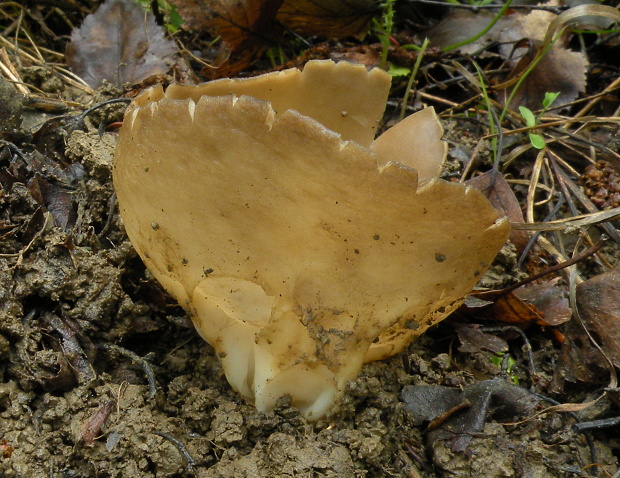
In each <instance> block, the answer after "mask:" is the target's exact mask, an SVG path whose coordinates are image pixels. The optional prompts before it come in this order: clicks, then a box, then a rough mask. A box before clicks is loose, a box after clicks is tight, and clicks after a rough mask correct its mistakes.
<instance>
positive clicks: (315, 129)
mask: <svg viewBox="0 0 620 478" xmlns="http://www.w3.org/2000/svg"><path fill="white" fill-rule="evenodd" d="M389 87H390V77H389V75H388V74H387V73H385V72H383V71H381V70H378V69H375V70H371V71H367V70H366V68H365V67H363V66H358V65H352V64H349V63H338V64H335V63H333V62H331V61H313V62H309V63H308V64H307V65H306V67H305V68H304V70H303V72H300V71H299V70H296V69H293V70H286V71H282V72H277V73H270V74H267V75H263V76H259V77H256V78H250V79H242V80H218V81H214V82H210V83H206V84H203V85H199V86H181V85H172V86H170V87H169V88H168V89H167V90H166V92H165V93H164V91H163V90H162V88H161V87H155V88H152V89H150V90H147V91H145V92H144V93H142V94H141V95H140V96H139V97H138V98H136V100H135V101H134V102H133V103H132V104H131V105H130V107H129V108H128V110H127V113H126V115H125V123H124V125H123V128H122V129H121V132H120V135H119V142H118V146H117V150H116V158H115V165H114V185H115V188H116V192H117V195H118V201H119V205H120V210H121V216H122V218H123V221H124V223H125V227H126V229H127V233H128V235H129V238H130V239H131V241H132V243H133V245H134V246H135V248H136V250H137V251H138V253H139V254H140V256H141V257H142V259H143V260H144V262H145V263H146V265H147V267H148V269H149V270H150V271H151V273H152V274H153V275H154V276H155V277H156V278H157V279H158V280H159V281H160V282H161V284H162V285H163V286H164V287H165V288H166V289H167V290H168V291H169V292H170V294H172V295H173V296H174V297H175V298H176V299H177V300H178V301H179V303H180V304H181V305H182V306H183V307H184V308H185V309H186V310H187V311H188V312H189V314H190V315H191V317H192V319H193V321H194V324H195V326H196V328H197V330H198V332H199V333H200V334H201V335H202V337H203V338H204V339H205V340H207V341H208V342H209V343H210V344H211V345H212V346H213V347H214V348H215V350H216V351H217V353H218V355H219V356H220V357H221V360H222V365H223V368H224V371H225V373H226V377H227V379H228V381H229V382H230V384H231V385H232V387H233V388H234V389H235V390H237V391H238V392H239V393H241V394H242V395H243V396H244V397H246V398H247V399H249V400H251V401H253V402H254V403H255V405H256V407H257V408H258V409H259V410H263V411H264V410H269V409H270V408H272V407H273V406H274V405H275V403H276V400H277V399H278V398H279V397H281V396H283V395H285V394H289V395H290V396H291V397H292V400H293V404H294V405H295V406H297V407H298V408H299V409H300V410H301V411H302V413H303V414H304V415H306V416H307V417H308V418H311V419H317V418H320V417H321V416H323V415H324V414H325V413H326V412H327V411H328V410H329V409H331V408H332V406H333V405H334V404H335V403H336V401H337V399H338V398H339V397H340V396H341V395H342V393H343V391H344V389H345V386H346V384H347V382H348V381H349V380H352V379H354V378H355V377H356V376H357V374H358V373H359V371H360V368H361V366H362V363H363V362H364V361H365V360H375V359H381V358H385V357H387V356H390V355H392V354H394V353H397V352H399V351H401V350H402V349H403V348H404V347H405V346H406V345H407V344H408V343H409V342H410V341H411V339H412V338H413V337H414V336H416V335H419V334H420V333H422V332H423V331H424V330H426V329H427V328H428V327H429V326H431V325H433V324H435V323H437V322H438V321H440V320H442V319H443V318H445V317H446V316H447V315H448V314H450V313H451V312H452V311H453V310H454V309H455V308H456V307H458V306H459V305H460V304H461V302H462V300H463V298H464V296H465V295H466V294H467V293H468V292H469V291H470V290H471V288H472V287H473V286H474V285H475V283H476V282H477V280H478V278H479V277H480V275H481V274H482V273H483V272H484V271H485V269H486V268H487V267H488V265H489V263H490V262H491V261H492V260H493V258H494V257H495V254H496V253H497V251H498V250H499V249H500V248H501V246H502V245H503V244H504V242H505V240H506V238H507V235H508V229H509V225H508V222H507V221H506V219H505V218H499V217H498V213H497V212H496V211H495V209H493V207H492V206H491V204H490V203H489V201H488V200H487V199H486V198H485V197H484V196H483V195H482V194H481V193H480V192H479V191H477V190H474V189H471V188H468V187H466V186H464V185H462V184H457V183H451V182H447V181H443V180H440V179H437V178H436V176H437V175H438V173H439V169H440V167H441V164H442V162H443V160H444V157H445V154H446V147H445V144H444V142H443V141H441V135H442V133H443V130H442V128H441V125H440V124H439V121H438V119H437V118H436V116H435V113H434V111H433V110H432V109H430V108H428V109H425V110H422V111H421V112H419V113H415V114H413V115H411V116H410V117H408V118H407V119H405V120H404V121H402V122H400V123H399V124H398V125H396V126H395V127H394V128H392V129H390V130H388V131H386V132H385V133H383V134H382V135H381V136H379V137H378V138H377V139H376V140H375V139H374V136H375V132H376V129H377V125H378V123H379V120H380V119H381V116H382V114H383V110H384V107H385V102H386V98H387V94H388V90H389Z"/></svg>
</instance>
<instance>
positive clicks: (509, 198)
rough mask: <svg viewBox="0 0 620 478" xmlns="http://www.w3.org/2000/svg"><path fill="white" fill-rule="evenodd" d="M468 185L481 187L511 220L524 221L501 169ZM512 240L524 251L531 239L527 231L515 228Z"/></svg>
mask: <svg viewBox="0 0 620 478" xmlns="http://www.w3.org/2000/svg"><path fill="white" fill-rule="evenodd" d="M467 185H469V186H472V187H474V188H476V189H479V190H480V191H482V192H483V193H484V195H485V196H486V197H488V198H489V201H491V204H493V206H494V207H495V209H497V210H498V211H500V213H502V214H504V215H506V216H507V217H508V219H510V222H521V223H522V222H523V212H522V211H521V206H520V205H519V201H518V200H517V198H516V196H515V194H514V192H513V191H512V189H511V188H510V185H509V184H508V183H507V182H506V180H505V179H504V177H503V176H502V175H501V174H500V173H499V171H497V170H494V169H492V170H491V171H487V172H486V173H484V174H481V175H479V176H476V177H475V178H472V179H470V180H469V181H467ZM510 241H511V242H512V243H513V244H514V245H515V247H516V248H517V251H523V249H525V246H526V245H527V243H528V241H529V235H528V233H527V232H526V231H519V230H513V231H511V233H510Z"/></svg>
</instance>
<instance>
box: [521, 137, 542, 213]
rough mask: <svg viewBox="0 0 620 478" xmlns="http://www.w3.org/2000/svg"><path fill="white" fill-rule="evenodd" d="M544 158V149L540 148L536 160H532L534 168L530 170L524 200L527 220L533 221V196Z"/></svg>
mask: <svg viewBox="0 0 620 478" xmlns="http://www.w3.org/2000/svg"><path fill="white" fill-rule="evenodd" d="M544 159H545V150H544V149H542V150H540V151H539V152H538V154H537V155H536V161H535V162H534V169H533V171H532V179H531V181H530V187H529V188H528V191H527V200H526V209H525V211H526V213H525V214H526V219H527V221H528V222H534V221H535V219H534V196H535V194H536V187H537V185H538V180H539V179H540V172H541V170H542V167H543V162H544Z"/></svg>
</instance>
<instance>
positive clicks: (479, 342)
mask: <svg viewBox="0 0 620 478" xmlns="http://www.w3.org/2000/svg"><path fill="white" fill-rule="evenodd" d="M455 328H456V333H457V334H458V336H459V341H460V342H461V345H460V346H459V352H463V353H476V352H481V351H483V350H487V351H490V352H493V353H495V354H502V353H506V352H508V343H507V342H506V341H505V340H504V339H503V338H501V337H497V336H496V335H493V334H487V333H485V332H482V331H481V330H480V325H478V324H457V325H456V327H455Z"/></svg>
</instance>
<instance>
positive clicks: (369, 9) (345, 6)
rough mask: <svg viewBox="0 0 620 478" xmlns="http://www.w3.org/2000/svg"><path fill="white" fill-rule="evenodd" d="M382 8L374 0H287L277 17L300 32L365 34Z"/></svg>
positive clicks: (311, 33)
mask: <svg viewBox="0 0 620 478" xmlns="http://www.w3.org/2000/svg"><path fill="white" fill-rule="evenodd" d="M378 11H380V7H379V3H378V2H375V1H374V0H314V1H308V0H284V3H283V4H282V7H280V9H279V10H278V15H277V20H278V21H279V22H280V23H281V24H282V25H284V26H285V27H287V28H290V29H291V30H293V31H295V32H297V33H299V34H300V35H307V36H325V37H329V38H342V37H346V36H357V35H363V34H365V33H366V31H367V30H368V23H369V22H370V20H371V18H372V17H373V16H374V15H375V14H377V12H378Z"/></svg>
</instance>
